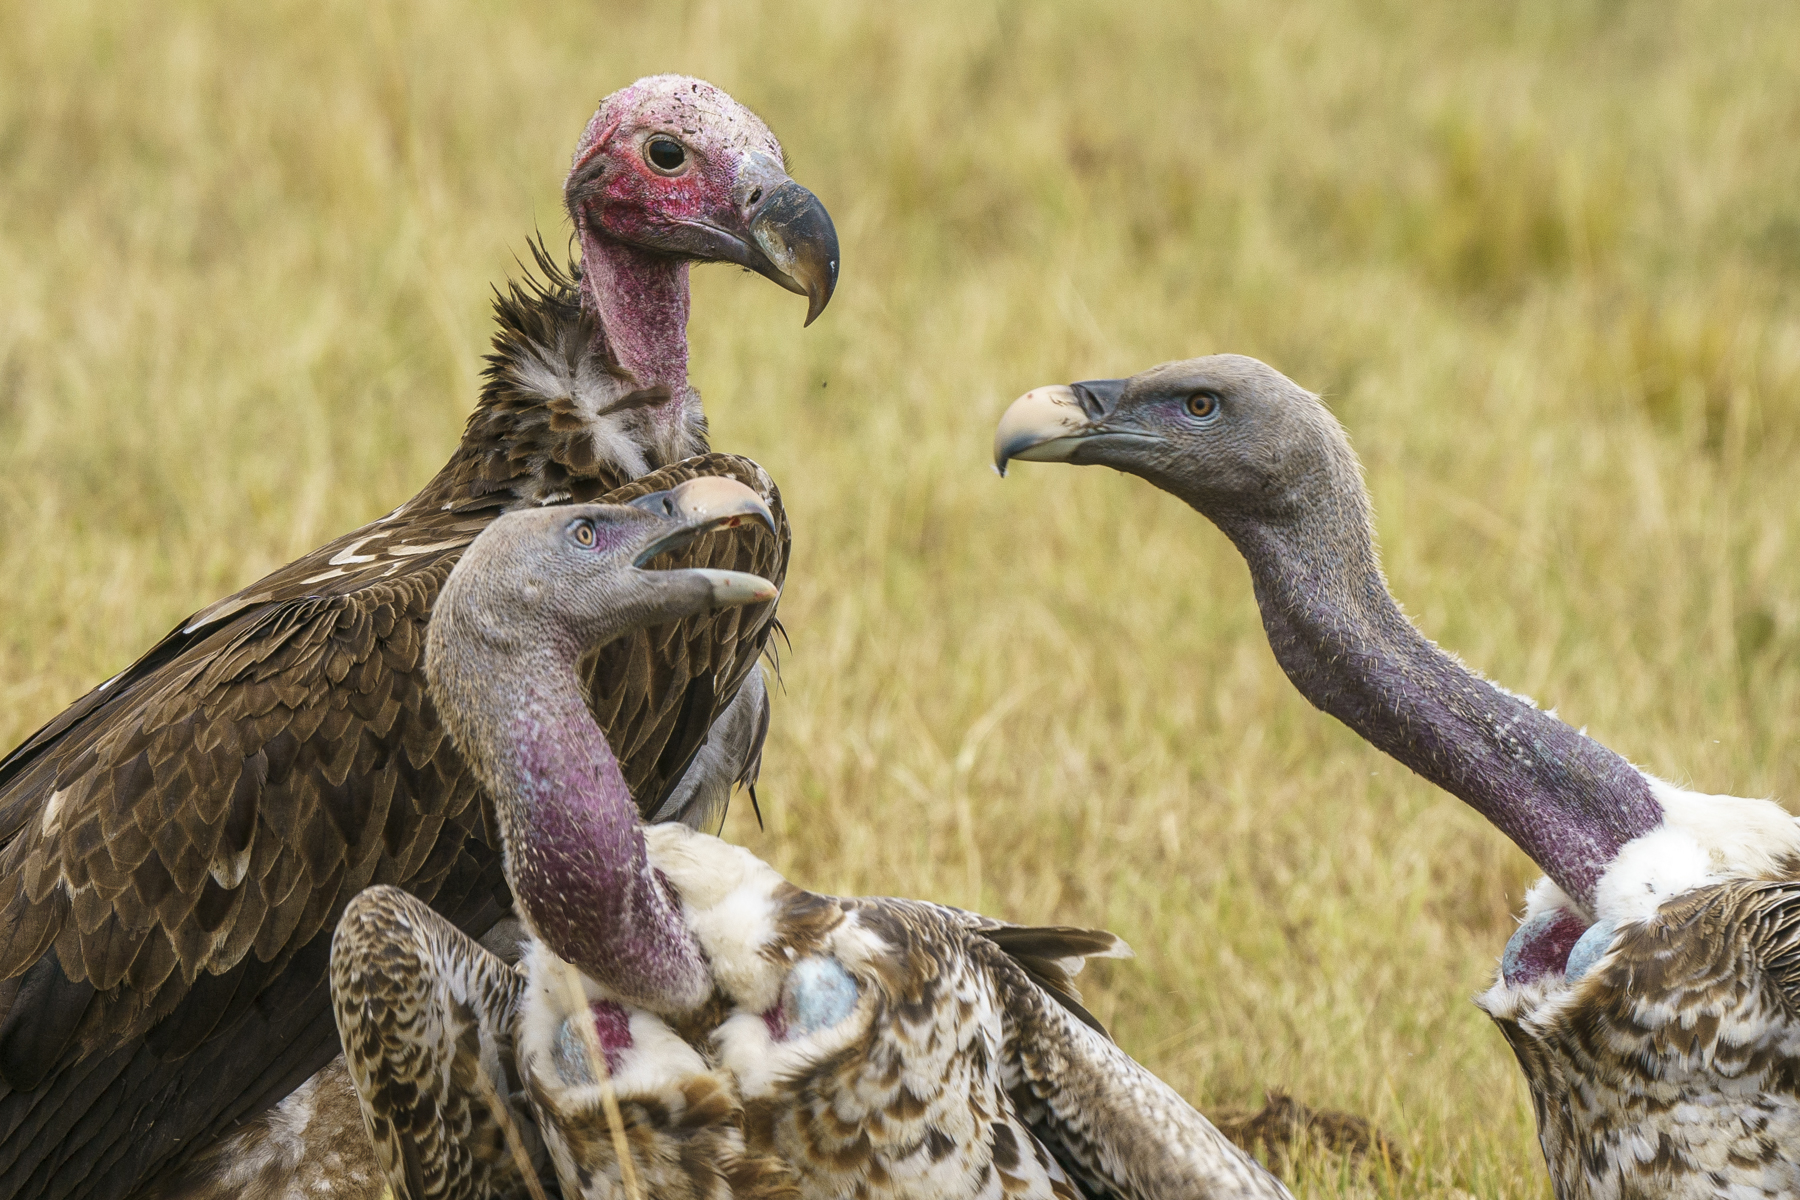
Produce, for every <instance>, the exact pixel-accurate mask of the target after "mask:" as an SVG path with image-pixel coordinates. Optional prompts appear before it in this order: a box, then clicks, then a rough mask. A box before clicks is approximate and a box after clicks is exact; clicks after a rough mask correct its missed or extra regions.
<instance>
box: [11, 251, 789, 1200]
mask: <svg viewBox="0 0 1800 1200" xmlns="http://www.w3.org/2000/svg"><path fill="white" fill-rule="evenodd" d="M542 262H543V260H542V259H541V257H540V263H542ZM544 265H547V264H544ZM497 316H498V318H499V323H500V332H499V334H498V335H497V336H496V339H495V352H494V354H493V355H492V356H491V357H490V360H489V368H488V373H487V384H486V387H485V389H484V392H483V396H482V400H481V404H480V406H479V407H478V408H477V410H476V411H475V413H474V415H473V416H471V418H470V420H469V424H468V429H467V431H466V434H465V437H464V440H463V443H462V444H461V446H459V448H458V450H457V452H456V454H455V455H454V456H453V457H452V459H451V460H450V462H449V463H448V464H447V465H446V466H445V467H444V469H443V470H442V471H440V472H439V474H438V475H437V477H436V478H434V479H433V480H432V481H431V483H430V484H428V485H427V486H426V487H425V489H423V490H422V491H421V492H420V493H419V495H418V496H416V497H414V498H413V499H412V500H410V501H408V502H407V503H406V504H404V505H402V506H401V507H400V508H399V509H397V510H395V512H393V513H391V514H389V515H388V516H386V517H383V518H382V519H380V520H378V521H375V522H372V523H371V524H369V525H367V526H364V527H363V528H362V529H359V530H357V531H355V532H353V533H350V534H347V535H345V536H344V537H341V538H339V539H337V540H336V541H333V542H331V543H330V544H328V545H326V546H324V547H322V548H320V549H319V550H317V551H314V552H313V553H311V554H309V555H307V556H305V557H304V558H302V559H300V560H298V561H296V562H294V563H292V564H289V565H288V566H286V567H283V568H282V569H280V570H279V571H276V572H275V573H273V574H271V575H270V576H268V577H266V578H264V579H262V580H259V581H258V582H257V583H255V584H252V585H251V586H249V587H247V588H245V589H243V590H242V591H240V592H238V593H237V594H236V595H234V596H232V597H230V598H228V599H226V600H224V601H221V602H219V603H217V604H215V605H212V606H210V607H209V608H207V609H205V610H203V611H202V612H200V613H198V614H196V615H195V616H194V617H192V618H190V619H189V620H187V621H184V622H183V623H182V624H181V626H180V627H178V628H177V629H175V630H173V631H172V632H171V633H170V634H169V635H168V636H167V637H165V638H164V639H163V640H162V641H161V642H159V643H158V644H157V645H156V646H155V647H153V648H152V649H151V650H150V651H149V653H147V654H146V655H145V656H144V657H143V658H141V659H140V660H139V661H138V662H137V663H136V664H134V665H133V666H132V667H130V668H128V669H127V670H126V671H124V672H122V673H121V674H120V675H118V676H116V677H115V678H114V679H112V680H109V681H108V682H107V683H106V684H104V685H102V686H101V687H99V688H97V689H95V690H94V691H93V692H91V693H89V694H88V695H87V696H86V697H84V698H83V699H82V700H80V701H78V702H77V703H76V704H74V705H72V706H71V707H70V708H69V709H68V710H66V711H65V712H64V713H63V714H61V715H60V716H58V717H57V718H56V719H55V720H54V721H52V722H51V723H50V724H49V725H47V726H46V727H45V728H44V729H43V730H41V731H39V732H38V733H37V734H35V735H34V736H33V737H32V738H31V739H30V740H28V741H27V742H26V743H25V744H24V745H22V746H20V747H19V748H18V749H17V750H15V751H14V752H13V753H12V754H11V755H10V756H8V757H7V758H6V759H5V761H4V762H3V763H0V842H3V844H4V849H0V896H4V897H5V910H4V915H3V916H0V981H3V982H0V1012H3V1013H4V1016H3V1017H0V1077H3V1078H4V1081H5V1083H4V1085H3V1086H0V1147H3V1149H0V1184H3V1185H5V1186H10V1187H12V1188H14V1189H32V1188H50V1187H51V1184H50V1183H49V1181H50V1180H52V1179H54V1180H55V1181H56V1183H55V1185H54V1188H52V1190H51V1191H49V1192H48V1193H47V1194H58V1195H60V1194H84V1193H86V1192H88V1191H89V1190H94V1191H95V1194H108V1193H113V1192H116V1191H117V1190H119V1189H120V1188H122V1187H123V1186H125V1185H126V1184H128V1183H129V1181H130V1180H132V1179H134V1178H137V1177H138V1176H139V1175H140V1174H141V1173H142V1172H143V1171H144V1170H145V1169H147V1168H149V1167H151V1166H152V1165H154V1164H156V1163H158V1162H163V1161H167V1160H169V1159H171V1158H174V1157H178V1156H179V1155H180V1153H181V1148H182V1145H183V1144H184V1143H187V1142H191V1141H194V1140H199V1141H202V1142H204V1141H206V1140H209V1139H210V1138H211V1137H212V1136H215V1135H216V1133H217V1132H219V1131H221V1130H223V1129H224V1128H226V1127H227V1126H228V1124H229V1123H230V1122H231V1121H232V1120H234V1119H235V1118H237V1117H240V1116H243V1115H248V1114H249V1113H253V1112H255V1111H257V1110H258V1109H260V1108H261V1107H262V1106H264V1105H266V1104H267V1103H269V1102H270V1101H272V1100H274V1099H276V1098H278V1097H280V1096H281V1095H284V1094H285V1093H286V1092H287V1091H289V1090H290V1089H292V1088H293V1087H295V1086H297V1085H298V1084H299V1083H300V1082H301V1081H302V1080H304V1079H305V1078H306V1077H307V1076H308V1075H310V1074H311V1073H312V1072H313V1071H315V1070H317V1069H318V1068H319V1066H320V1065H321V1064H322V1063H323V1062H325V1061H327V1060H328V1059H329V1058H330V1057H331V1055H332V1054H333V1053H335V1045H334V1042H335V1037H334V1034H333V1031H332V1029H331V1025H330V1020H329V1012H328V1008H327V1002H326V993H325V988H324V968H325V960H326V953H327V946H328V941H329V936H330V927H331V923H332V922H333V921H334V919H335V918H336V916H337V915H338V913H340V912H341V911H342V908H343V905H344V904H345V902H347V901H348V899H349V898H350V897H351V896H353V895H354V894H356V892H358V891H359V890H361V889H362V888H364V887H366V886H368V885H370V884H374V883H402V884H404V885H405V886H406V887H407V888H408V889H409V890H410V891H412V892H414V893H415V894H417V895H419V896H421V897H424V898H426V899H428V900H430V901H431V902H433V903H434V904H436V905H437V906H438V907H439V908H440V909H441V910H442V911H444V912H445V913H446V914H448V915H449V916H450V917H451V918H452V919H453V920H454V921H455V922H456V923H457V924H458V925H459V926H461V927H463V928H465V929H469V930H472V931H475V932H479V931H480V930H482V929H484V928H485V927H486V926H487V925H489V924H491V923H492V922H493V920H494V919H495V918H496V917H497V916H499V915H500V913H501V912H502V911H504V907H505V904H506V893H505V890H504V885H503V882H502V880H501V878H500V872H499V863H498V859H497V856H496V854H495V852H494V849H493V842H492V830H491V828H490V827H489V826H488V824H487V822H486V821H485V819H484V816H483V812H482V806H481V805H480V804H478V803H476V802H475V801H476V799H477V795H478V792H477V788H476V786H475V782H474V780H473V778H472V777H471V776H470V775H469V773H468V772H467V770H466V769H465V767H464V765H463V763H462V761H461V759H460V758H459V757H458V755H457V754H456V752H455V751H454V749H453V748H452V747H451V745H450V742H449V740H448V739H447V738H446V737H445V735H444V732H443V729H442V727H441V725H440V724H439V722H438V720H437V717H436V714H435V712H434V711H433V710H432V708H431V704H430V701H429V700H428V699H427V698H426V695H425V692H424V689H423V687H422V684H421V679H420V674H419V667H420V664H421V659H422V655H423V651H424V633H425V623H426V620H427V619H428V617H429V614H430V608H431V604H432V601H433V599H434V597H435V596H436V594H437V589H438V588H439V587H440V586H441V584H442V582H443V580H444V578H445V576H446V575H447V574H448V572H449V571H450V569H451V567H452V566H453V565H454V564H455V562H456V560H457V557H458V555H459V554H460V553H461V551H462V550H463V548H464V547H466V546H467V545H468V543H469V541H470V540H471V539H472V538H473V537H474V536H475V535H476V534H477V533H479V532H480V531H481V530H482V529H483V528H485V527H486V525H487V523H488V522H489V521H491V520H492V519H493V518H494V517H495V516H496V515H498V514H499V513H500V512H502V511H504V510H505V509H506V508H508V507H510V506H513V505H518V504H534V503H554V502H560V501H565V500H581V499H589V498H592V497H594V496H597V495H602V494H610V495H613V496H616V497H617V498H620V499H629V498H631V497H632V496H636V495H642V494H645V493H647V492H650V491H653V490H656V489H658V488H660V487H666V486H668V485H670V484H672V483H675V482H678V481H679V480H681V479H684V478H689V477H693V476H695V475H699V474H704V473H721V474H726V475H730V476H732V477H734V478H738V479H741V480H743V481H745V482H747V483H749V484H751V485H752V486H753V487H756V488H757V489H759V490H760V491H761V492H762V493H763V494H764V495H765V496H767V497H768V498H769V499H770V501H771V502H772V503H773V504H775V506H776V509H777V511H779V501H778V496H777V493H776V492H775V489H774V487H773V484H772V483H771V482H770V481H769V480H768V477H767V476H766V475H765V474H763V472H762V471H761V470H760V469H759V468H757V467H756V466H755V464H753V463H750V462H749V461H748V460H745V459H740V458H735V457H732V456H728V455H710V456H704V457H701V458H697V459H693V460H691V461H687V462H683V463H679V464H675V465H669V466H664V465H663V464H661V463H659V462H656V461H655V460H654V458H653V459H652V465H654V466H657V467H658V468H659V469H660V470H661V473H660V474H657V475H655V476H654V477H652V479H651V480H650V481H648V482H645V483H640V484H630V485H628V480H627V476H626V472H625V471H623V470H622V469H620V468H619V467H618V466H616V465H614V463H613V462H612V461H610V460H608V459H605V458H601V457H599V456H597V454H596V452H595V448H594V439H593V438H592V436H590V433H589V431H588V428H587V426H588V423H589V422H590V420H591V417H592V408H593V407H594V406H596V405H598V404H600V403H601V402H603V401H606V400H607V399H608V398H610V400H611V402H612V403H613V404H615V405H617V404H620V403H629V402H630V399H631V392H630V390H629V387H628V384H627V382H626V381H622V380H619V379H618V378H617V377H616V376H614V375H612V374H610V373H608V372H606V371H604V370H602V367H603V363H601V362H600V360H598V359H597V358H596V356H595V355H594V354H593V353H592V345H593V342H592V337H591V334H592V330H591V329H590V328H589V327H588V326H587V324H586V322H587V318H586V317H585V316H584V315H583V313H582V311H581V309H580V307H579V305H578V303H577V299H576V295H575V292H574V289H573V286H572V283H571V281H570V280H569V279H567V278H566V277H556V276H554V275H553V276H552V277H551V280H550V282H549V284H548V285H546V286H545V287H543V288H541V289H528V288H521V287H518V286H515V287H514V288H513V289H512V290H511V292H510V294H508V295H507V296H505V297H503V298H501V299H500V301H499V303H498V304H497ZM703 448H704V430H703V427H701V426H700V425H698V424H696V425H694V426H693V427H692V428H691V429H690V430H689V431H688V434H687V436H686V437H685V438H684V439H683V440H682V441H680V442H678V443H677V444H676V446H675V450H676V451H677V452H678V453H685V452H689V451H695V450H701V449H703ZM627 485H628V486H627ZM621 488H623V490H620V489H621ZM786 555H787V531H786V527H785V524H784V525H782V526H781V529H780V535H779V537H770V536H768V535H767V534H766V533H764V534H760V535H759V534H756V533H753V532H748V531H746V532H744V533H733V534H731V535H717V536H714V537H712V538H709V539H707V540H706V541H705V542H704V543H702V544H699V545H696V546H694V547H692V548H690V549H689V550H688V551H687V552H686V556H685V557H686V559H687V560H691V561H695V562H707V563H709V564H712V565H717V566H720V567H743V568H748V569H754V570H757V571H759V572H761V573H762V574H764V575H768V576H771V577H773V578H774V579H776V580H779V579H780V578H781V575H782V571H783V568H784V566H785V562H786ZM772 621H773V614H772V611H771V606H768V605H764V606H758V608H756V609H755V610H748V611H745V612H736V611H733V612H728V613H723V614H720V615H718V616H717V617H709V618H704V619H701V620H696V621H691V622H685V623H683V624H681V625H679V626H676V627H671V628H668V629H661V630H647V631H644V632H642V633H641V634H639V635H638V636H636V637H634V638H632V639H630V640H628V641H625V642H621V643H616V644H614V645H613V646H611V647H608V648H607V650H606V651H605V652H603V653H602V654H601V655H599V656H597V657H596V659H595V660H594V661H593V663H592V664H591V666H590V669H589V673H588V676H589V679H590V681H591V686H592V691H591V695H592V698H593V703H594V709H595V712H596V714H597V716H598V717H599V719H600V721H601V723H602V725H603V727H604V728H605V729H606V730H607V732H608V734H609V736H611V737H613V738H614V739H615V741H616V743H617V745H618V749H619V752H620V755H621V758H622V761H623V763H624V769H625V771H626V773H627V776H628V778H629V779H630V780H631V782H632V784H633V786H634V788H636V789H637V792H636V794H637V795H640V796H642V797H643V798H644V803H645V806H646V809H647V810H650V811H654V809H655V807H656V805H657V804H658V802H659V801H660V800H661V798H662V797H663V796H664V795H665V794H666V793H667V792H668V791H669V790H670V789H672V788H673V786H674V784H675V783H676V781H677V779H678V777H679V775H680V773H681V771H682V769H683V768H684V767H685V766H686V765H687V762H688V761H689V759H690V758H691V757H692V756H693V754H694V753H695V751H696V750H697V749H698V747H699V745H700V743H701V741H702V740H703V738H704V737H705V734H706V730H707V728H708V726H709V724H710V722H711V720H712V719H713V717H714V716H715V715H716V714H718V713H719V712H721V711H723V709H724V708H725V706H726V705H727V704H728V703H729V702H730V700H731V698H732V697H733V696H734V695H735V693H736V689H737V687H738V685H739V683H740V682H741V681H742V679H743V678H744V676H745V675H746V673H747V672H748V671H749V670H750V669H751V667H752V664H753V663H754V661H755V659H756V656H757V655H758V654H759V653H760V652H761V650H762V647H763V644H764V641H765V640H766V637H767V635H768V632H769V630H770V629H771V628H772ZM77 1064H80V1066H79V1067H77ZM34 1089H35V1091H36V1094H34V1095H29V1096H27V1095H26V1094H25V1093H28V1092H32V1091H33V1090H34ZM90 1113H91V1116H89V1115H87V1114H90ZM84 1120H85V1121H86V1122H87V1124H86V1125H85V1126H84V1125H83V1124H82V1123H83V1121H84ZM59 1147H62V1148H60V1149H59Z"/></svg>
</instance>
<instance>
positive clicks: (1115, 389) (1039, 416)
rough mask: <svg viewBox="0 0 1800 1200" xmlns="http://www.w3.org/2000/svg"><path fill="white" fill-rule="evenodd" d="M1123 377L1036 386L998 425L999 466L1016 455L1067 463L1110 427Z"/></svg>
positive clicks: (1003, 469) (996, 454)
mask: <svg viewBox="0 0 1800 1200" xmlns="http://www.w3.org/2000/svg"><path fill="white" fill-rule="evenodd" d="M1125 383H1126V381H1125V380H1123V379H1096V380H1090V381H1088V382H1086V383H1074V384H1062V383H1059V384H1056V385H1054V386H1052V387H1041V388H1033V389H1031V390H1030V391H1029V392H1026V393H1025V394H1024V395H1023V396H1020V397H1019V398H1018V399H1017V400H1014V401H1013V402H1012V404H1011V405H1010V406H1009V407H1008V408H1007V410H1006V411H1005V412H1004V413H1002V414H1001V416H1000V424H999V425H997V426H995V427H994V469H995V470H996V471H998V472H1000V474H1002V475H1005V474H1006V464H1007V463H1008V462H1010V461H1011V460H1012V459H1015V458H1017V459H1023V460H1024V461H1026V462H1068V461H1069V459H1070V458H1071V457H1072V456H1073V455H1074V454H1075V451H1076V450H1077V449H1078V448H1079V447H1080V445H1081V443H1082V442H1083V441H1084V440H1085V439H1087V438H1090V437H1093V436H1094V435H1095V434H1098V433H1104V432H1105V431H1106V427H1105V422H1106V416H1107V414H1108V413H1109V412H1110V411H1111V410H1112V407H1113V405H1114V404H1116V403H1117V402H1118V399H1119V394H1120V393H1121V392H1123V391H1124V390H1125Z"/></svg>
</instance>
